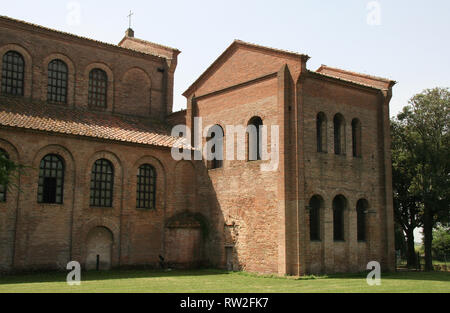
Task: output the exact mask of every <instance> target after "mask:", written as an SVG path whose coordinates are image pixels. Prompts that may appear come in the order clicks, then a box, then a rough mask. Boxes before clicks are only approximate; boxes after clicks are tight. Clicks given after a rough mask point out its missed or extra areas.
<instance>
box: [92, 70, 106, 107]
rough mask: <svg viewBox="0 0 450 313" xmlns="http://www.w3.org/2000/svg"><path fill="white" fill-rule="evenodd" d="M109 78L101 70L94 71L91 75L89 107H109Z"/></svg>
mask: <svg viewBox="0 0 450 313" xmlns="http://www.w3.org/2000/svg"><path fill="white" fill-rule="evenodd" d="M107 88H108V77H107V75H106V72H105V71H103V70H101V69H98V68H97V69H93V70H92V71H91V72H90V73H89V105H90V106H93V107H98V108H106V106H107V101H106V99H107Z"/></svg>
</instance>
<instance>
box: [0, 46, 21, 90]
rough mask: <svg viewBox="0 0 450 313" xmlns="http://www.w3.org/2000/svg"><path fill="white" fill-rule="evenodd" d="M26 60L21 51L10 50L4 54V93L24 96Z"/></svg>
mask: <svg viewBox="0 0 450 313" xmlns="http://www.w3.org/2000/svg"><path fill="white" fill-rule="evenodd" d="M24 77H25V61H24V60H23V57H22V55H21V54H20V53H18V52H16V51H8V52H6V53H5V54H4V55H3V66H2V94H6V95H12V96H23V92H24Z"/></svg>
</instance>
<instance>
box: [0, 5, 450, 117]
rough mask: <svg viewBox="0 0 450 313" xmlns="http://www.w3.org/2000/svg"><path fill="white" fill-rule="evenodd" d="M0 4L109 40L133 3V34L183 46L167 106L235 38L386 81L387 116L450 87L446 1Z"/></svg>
mask: <svg viewBox="0 0 450 313" xmlns="http://www.w3.org/2000/svg"><path fill="white" fill-rule="evenodd" d="M0 1H1V6H0V8H1V9H0V14H1V15H6V16H9V17H13V18H17V19H21V20H25V21H28V22H32V23H36V24H40V25H43V26H46V27H50V28H55V29H58V30H62V31H66V32H70V33H74V34H77V35H81V36H86V37H90V38H93V39H96V40H100V41H105V42H109V43H114V44H117V43H118V42H119V41H120V40H121V39H122V37H123V35H124V32H125V30H126V29H127V27H128V19H127V15H128V12H129V11H130V10H132V11H133V12H134V16H133V20H132V28H133V29H134V30H135V33H136V37H138V38H142V39H145V40H149V41H153V42H157V43H161V44H164V45H168V46H171V47H175V48H178V49H180V50H181V51H182V54H181V55H180V59H179V64H178V69H177V72H176V76H175V103H174V107H175V110H179V109H182V108H185V106H186V100H185V98H184V97H183V96H181V94H182V93H183V92H184V91H185V90H186V89H187V87H189V85H190V84H191V83H192V82H194V81H195V80H196V79H197V77H198V76H199V75H200V74H201V73H202V72H203V71H204V70H205V69H206V68H207V67H208V66H209V65H210V64H211V63H212V62H213V61H214V60H215V59H216V58H217V57H218V56H219V55H220V54H221V53H222V52H223V51H224V50H225V49H226V48H227V47H228V46H229V45H230V44H231V42H232V41H233V40H234V39H241V40H244V41H248V42H252V43H257V44H260V45H265V46H269V47H275V48H280V49H286V50H291V51H295V52H300V53H305V54H308V55H309V56H311V60H310V61H309V62H308V68H309V69H311V70H316V69H317V68H318V67H319V66H320V65H321V64H326V65H329V66H334V67H340V68H343V69H347V70H352V71H358V72H362V73H368V74H372V75H376V76H382V77H386V78H391V79H394V80H396V81H398V85H397V86H396V87H395V88H394V97H393V100H392V102H391V103H392V105H391V114H392V115H393V114H396V113H397V112H398V111H400V110H401V108H402V107H403V106H404V105H406V104H407V102H408V99H409V98H411V97H412V96H413V95H414V94H415V93H418V92H421V91H422V90H423V89H425V88H432V87H436V86H441V87H449V86H450V74H449V70H450V58H449V56H450V40H449V38H450V35H449V31H450V1H448V0H433V1H423V0H421V1H416V0H389V1H388V0H379V1H368V0H345V1H336V0H320V1H317V0H291V1H283V0H277V1H275V0H271V1H267V0H227V1H224V0H190V1H187V0H172V1H134V0H128V1H114V0H109V1H105V0H95V1H87V0H79V1H61V0H40V1H31V0H26V1H25V0H14V1H6V0H0ZM371 2H372V4H370V5H369V3H371ZM377 7H380V8H381V10H380V15H377V14H376V12H377ZM78 8H79V10H78ZM77 12H79V14H77ZM78 17H79V18H78Z"/></svg>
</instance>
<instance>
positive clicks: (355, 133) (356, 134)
mask: <svg viewBox="0 0 450 313" xmlns="http://www.w3.org/2000/svg"><path fill="white" fill-rule="evenodd" d="M352 145H353V156H354V157H355V158H359V157H361V122H360V121H359V120H358V119H357V118H355V119H354V120H353V121H352Z"/></svg>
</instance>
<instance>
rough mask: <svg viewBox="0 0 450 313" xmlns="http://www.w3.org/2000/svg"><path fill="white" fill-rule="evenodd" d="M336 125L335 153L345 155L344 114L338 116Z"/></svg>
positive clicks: (334, 122) (335, 118)
mask: <svg viewBox="0 0 450 313" xmlns="http://www.w3.org/2000/svg"><path fill="white" fill-rule="evenodd" d="M333 124H334V153H335V154H337V155H343V154H345V120H344V117H343V116H342V114H339V113H338V114H336V116H335V117H334V120H333Z"/></svg>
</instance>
